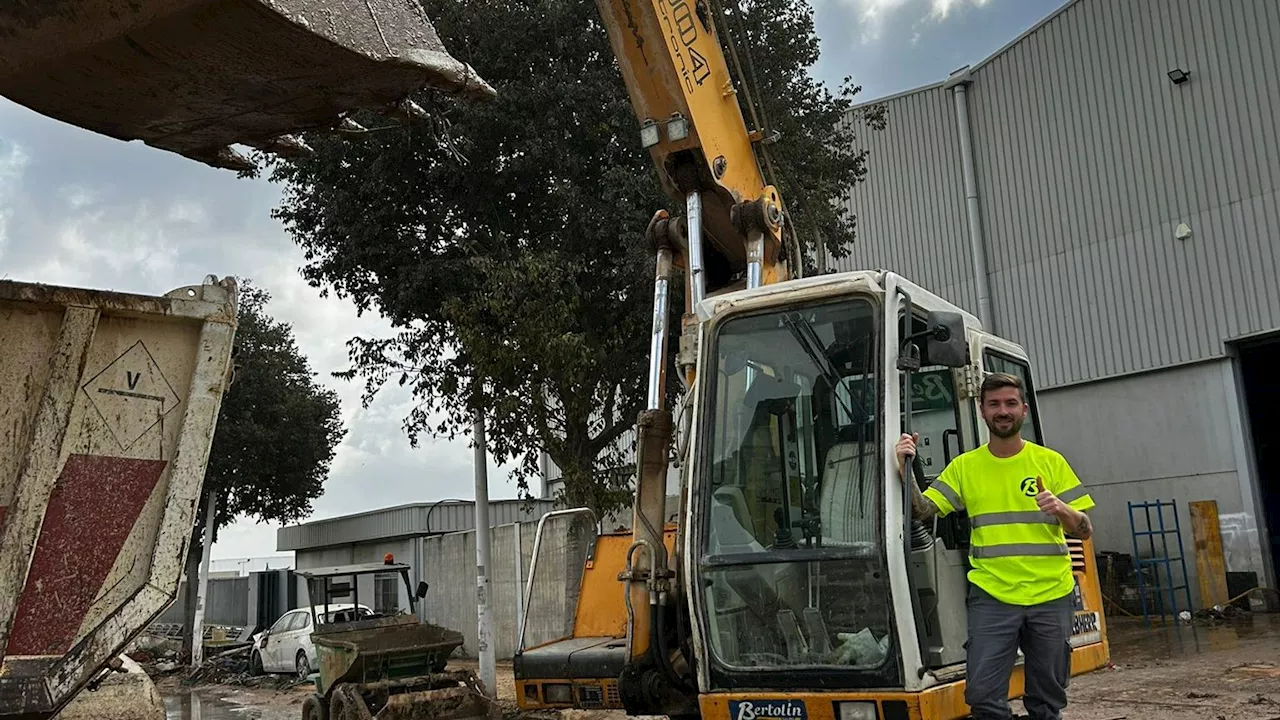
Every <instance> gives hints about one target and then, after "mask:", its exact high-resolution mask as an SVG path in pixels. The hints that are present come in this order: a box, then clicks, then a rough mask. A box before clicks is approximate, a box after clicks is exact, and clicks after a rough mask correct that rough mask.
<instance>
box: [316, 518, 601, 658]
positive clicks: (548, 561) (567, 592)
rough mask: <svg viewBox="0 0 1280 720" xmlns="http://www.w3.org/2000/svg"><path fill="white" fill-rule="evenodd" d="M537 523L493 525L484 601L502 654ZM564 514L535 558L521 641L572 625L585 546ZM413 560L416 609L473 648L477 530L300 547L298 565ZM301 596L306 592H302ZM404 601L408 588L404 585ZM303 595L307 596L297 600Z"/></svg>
mask: <svg viewBox="0 0 1280 720" xmlns="http://www.w3.org/2000/svg"><path fill="white" fill-rule="evenodd" d="M537 527H538V525H537V523H532V522H530V523H519V524H514V523H513V524H508V525H500V526H498V527H495V528H493V529H492V530H491V534H490V540H489V542H490V554H491V556H492V568H491V569H490V572H489V585H490V597H489V603H490V607H491V608H492V612H493V618H494V629H493V631H494V648H495V654H496V656H497V657H498V658H499V659H509V658H511V657H512V656H513V655H514V654H515V651H516V647H517V644H518V641H519V638H518V634H519V617H520V616H521V613H522V605H523V600H524V598H523V592H524V584H525V582H526V581H527V580H528V577H529V569H530V566H531V561H532V556H533V545H534V537H535V534H536V531H537ZM566 533H567V523H566V522H563V521H562V522H556V521H555V520H554V519H553V520H552V521H551V522H549V523H548V529H547V533H546V536H547V539H546V540H545V541H544V552H543V559H542V561H541V562H540V563H539V567H538V572H537V580H536V582H535V587H534V592H533V599H532V601H531V602H530V605H531V607H532V611H531V612H529V622H528V632H527V637H528V638H529V641H528V642H526V644H533V643H537V642H545V641H547V640H554V639H558V638H561V637H564V636H566V635H568V634H569V632H571V630H572V626H573V625H572V623H573V613H574V610H575V608H576V606H577V584H578V582H580V578H581V570H582V563H583V561H584V560H585V557H586V551H587V547H586V545H584V544H583V543H582V542H574V543H569V542H566V540H565V535H566ZM388 552H390V553H394V554H395V556H396V560H397V561H400V562H407V563H410V564H411V565H413V567H414V570H412V571H410V579H411V582H412V584H413V585H414V586H415V587H416V586H417V583H418V581H419V580H425V581H426V582H427V584H428V585H429V586H430V587H429V590H428V591H427V597H426V600H425V602H424V603H423V604H422V605H421V608H420V612H419V615H420V617H422V619H424V620H426V621H427V622H431V623H434V624H436V625H441V626H444V627H448V628H452V629H454V630H457V631H459V632H461V633H462V634H463V635H464V636H465V638H466V640H465V642H464V644H463V647H462V652H463V653H464V654H465V655H467V656H468V657H475V656H476V654H477V641H478V639H477V635H478V625H479V620H478V618H477V609H476V544H475V532H474V531H466V532H458V533H449V534H447V535H438V536H434V537H423V538H397V539H392V540H384V541H381V542H369V543H358V544H354V545H344V546H341V547H338V548H323V549H319V550H299V551H298V552H297V560H296V561H297V565H298V568H299V569H300V570H305V569H308V568H316V567H321V566H327V565H336V564H344V563H352V562H377V561H380V560H382V557H383V555H384V554H385V553H388ZM359 592H360V601H361V602H363V603H365V604H371V603H372V602H373V578H372V576H371V577H369V578H366V579H364V581H363V582H362V583H361V586H360V588H359ZM300 597H303V596H300ZM402 600H404V601H406V602H407V593H403V592H402ZM302 602H304V603H305V599H303V600H302Z"/></svg>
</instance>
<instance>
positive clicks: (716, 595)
mask: <svg viewBox="0 0 1280 720" xmlns="http://www.w3.org/2000/svg"><path fill="white" fill-rule="evenodd" d="M875 331H876V306H875V305H873V304H872V303H871V302H870V301H868V300H866V299H860V298H854V299H843V300H841V301H839V302H836V303H828V304H824V305H820V306H813V307H808V308H803V309H795V308H788V309H787V310H786V311H785V312H770V313H765V314H758V315H752V316H745V317H741V318H737V319H732V320H729V321H727V322H725V323H724V325H723V326H722V327H721V329H720V330H719V332H718V334H717V336H716V337H715V338H713V346H712V347H713V348H714V353H715V356H714V360H713V363H714V364H712V365H711V366H710V367H711V368H712V370H711V372H709V373H707V377H706V379H705V381H706V382H707V387H706V389H705V392H706V395H704V398H703V401H704V404H705V407H706V408H707V410H706V412H705V416H706V417H708V418H710V421H709V422H708V424H707V425H706V426H705V427H704V430H703V432H704V433H705V434H704V435H703V437H702V442H703V444H704V447H707V446H709V447H710V450H711V452H710V453H709V455H708V457H707V459H706V460H705V464H704V465H703V467H702V470H701V471H700V472H702V473H703V477H702V478H701V479H700V480H699V481H698V486H699V488H700V492H701V493H702V497H703V502H704V507H707V508H708V509H709V512H708V513H706V514H705V516H706V521H705V525H704V527H703V529H702V533H703V538H704V549H703V552H702V553H701V554H700V555H701V559H702V562H701V566H700V571H701V574H702V582H703V585H704V587H707V592H706V622H707V624H708V629H709V633H708V635H709V643H710V646H711V651H712V655H713V657H714V659H715V661H716V663H718V664H719V665H720V666H722V667H724V668H726V669H747V668H769V667H800V666H809V667H814V666H827V667H834V668H840V669H842V670H844V671H850V670H856V669H866V668H879V667H881V666H883V665H884V663H885V662H886V661H887V660H888V656H889V653H890V646H891V642H890V638H889V635H890V632H889V631H890V627H891V625H890V606H889V602H888V597H889V592H888V580H887V573H886V571H885V560H884V542H883V537H884V532H883V528H882V525H883V515H884V503H883V492H882V483H883V473H882V472H881V461H880V454H881V448H880V443H879V440H878V430H879V424H878V422H877V412H876V409H877V407H878V405H879V398H878V397H877V395H878V381H879V377H878V375H877V357H878V354H877V352H878V351H877V341H876V332H875Z"/></svg>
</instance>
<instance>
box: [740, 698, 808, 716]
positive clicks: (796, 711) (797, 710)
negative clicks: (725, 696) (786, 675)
mask: <svg viewBox="0 0 1280 720" xmlns="http://www.w3.org/2000/svg"><path fill="white" fill-rule="evenodd" d="M808 718H809V713H808V712H807V711H806V710H805V707H804V701H803V700H734V701H731V702H730V703H729V720H808Z"/></svg>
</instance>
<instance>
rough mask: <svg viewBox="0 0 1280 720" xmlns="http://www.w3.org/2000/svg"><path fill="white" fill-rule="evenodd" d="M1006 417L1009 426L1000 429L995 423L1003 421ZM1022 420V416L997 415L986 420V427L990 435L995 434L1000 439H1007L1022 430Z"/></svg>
mask: <svg viewBox="0 0 1280 720" xmlns="http://www.w3.org/2000/svg"><path fill="white" fill-rule="evenodd" d="M1006 419H1007V420H1008V421H1009V427H1008V428H1007V429H1001V428H1000V427H999V426H998V425H997V423H1000V422H1003V421H1004V420H1006ZM1022 421H1023V418H1017V417H1013V416H1008V417H1007V418H1005V417H1002V416H999V415H997V416H996V417H994V418H992V419H991V420H988V421H987V429H988V430H990V431H991V434H992V435H995V436H996V437H998V438H1000V439H1001V440H1008V439H1009V438H1011V437H1015V436H1017V435H1018V433H1020V432H1022Z"/></svg>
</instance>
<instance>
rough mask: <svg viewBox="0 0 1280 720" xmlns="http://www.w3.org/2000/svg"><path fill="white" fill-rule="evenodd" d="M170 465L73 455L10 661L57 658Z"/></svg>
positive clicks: (51, 511)
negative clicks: (25, 657)
mask: <svg viewBox="0 0 1280 720" xmlns="http://www.w3.org/2000/svg"><path fill="white" fill-rule="evenodd" d="M165 465H166V461H164V460H138V459H134V458H119V457H104V456H91V455H72V456H70V457H68V458H67V463H66V465H64V466H63V468H62V474H61V475H59V476H58V480H57V483H56V484H55V485H54V487H53V494H52V495H51V496H50V498H49V505H48V509H47V510H46V511H45V515H44V523H43V524H42V525H41V527H40V539H39V540H38V541H37V542H36V550H35V557H34V558H33V559H32V561H31V569H30V571H29V572H28V573H27V581H26V584H25V585H24V587H23V590H22V597H21V598H20V599H19V601H18V611H17V615H16V617H15V620H14V624H13V632H12V634H11V635H10V636H9V646H8V648H7V649H6V651H5V653H4V654H5V655H58V654H62V653H65V652H66V651H67V650H70V649H71V644H72V643H73V642H74V641H75V637H76V633H77V632H78V631H79V630H80V624H81V623H82V622H83V621H84V617H85V614H86V613H88V611H89V607H90V606H91V605H92V604H93V600H94V598H96V597H97V596H98V595H99V593H101V592H102V583H103V581H104V580H105V579H106V577H107V573H109V572H110V571H111V567H112V566H113V565H114V564H115V561H116V557H117V556H118V555H119V554H120V550H121V548H123V547H124V541H125V539H126V538H128V537H129V533H130V532H131V531H132V530H133V526H134V524H135V523H136V522H137V521H138V516H139V515H140V514H141V513H142V506H143V505H144V504H146V502H147V498H149V497H150V496H151V492H152V490H154V489H155V486H156V483H157V482H158V481H159V480H160V475H161V474H162V473H163V472H164V468H165Z"/></svg>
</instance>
